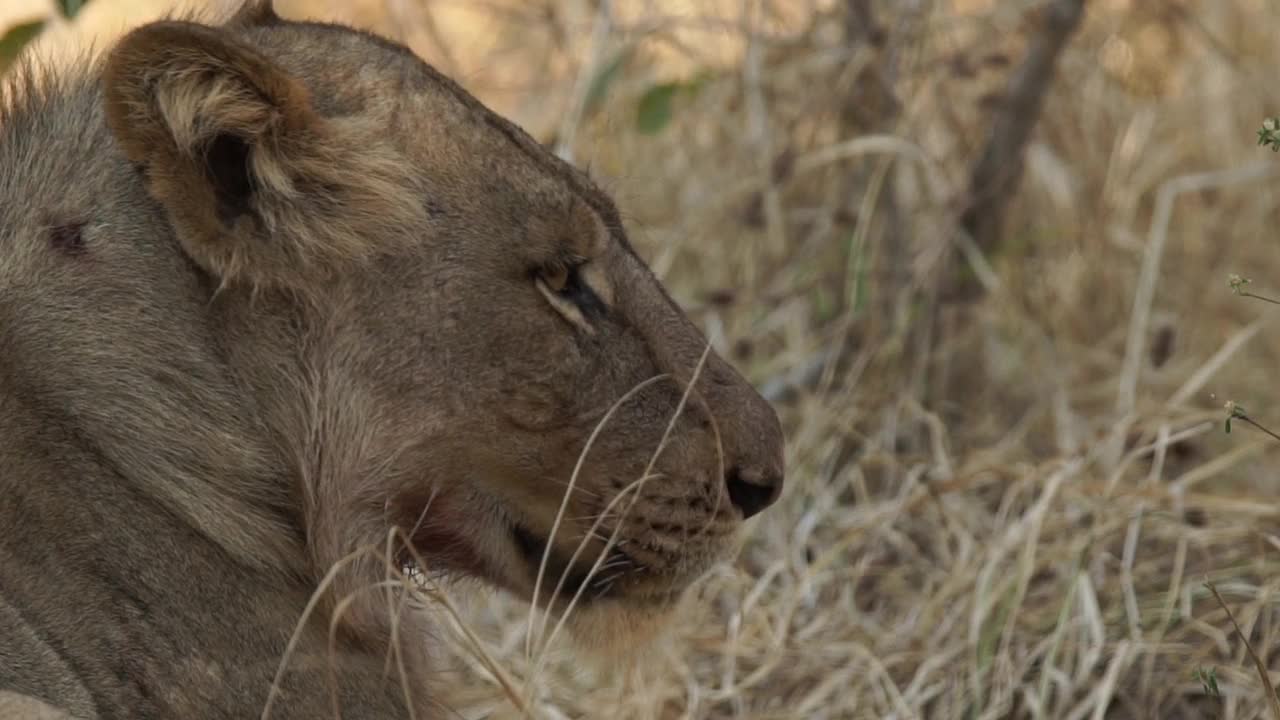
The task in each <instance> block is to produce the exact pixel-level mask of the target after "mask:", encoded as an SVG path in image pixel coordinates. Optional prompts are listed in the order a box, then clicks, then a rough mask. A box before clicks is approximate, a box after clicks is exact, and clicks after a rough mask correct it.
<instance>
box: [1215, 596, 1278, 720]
mask: <svg viewBox="0 0 1280 720" xmlns="http://www.w3.org/2000/svg"><path fill="white" fill-rule="evenodd" d="M1204 585H1205V587H1207V588H1209V592H1211V593H1213V599H1214V600H1217V601H1218V605H1220V606H1222V609H1223V610H1224V611H1226V613H1227V619H1228V620H1230V621H1231V627H1233V628H1235V629H1236V636H1237V637H1239V638H1240V641H1241V642H1243V643H1244V649H1245V650H1247V651H1248V652H1249V657H1250V658H1251V659H1252V660H1253V666H1254V668H1256V669H1257V671H1258V678H1259V679H1261V680H1262V687H1263V688H1264V689H1266V691H1267V708H1268V709H1269V710H1270V711H1271V720H1280V698H1277V697H1276V688H1275V685H1272V684H1271V674H1270V673H1269V672H1267V665H1266V663H1264V662H1262V658H1260V657H1258V653H1256V652H1254V649H1253V644H1252V643H1250V642H1249V638H1248V637H1246V636H1245V634H1244V633H1243V632H1241V631H1240V624H1239V623H1237V622H1236V616H1235V615H1233V614H1232V613H1231V608H1229V607H1227V603H1226V601H1225V600H1223V599H1222V596H1221V595H1219V594H1218V588H1216V587H1214V584H1213V583H1212V582H1209V581H1207V580H1206V581H1205V583H1204Z"/></svg>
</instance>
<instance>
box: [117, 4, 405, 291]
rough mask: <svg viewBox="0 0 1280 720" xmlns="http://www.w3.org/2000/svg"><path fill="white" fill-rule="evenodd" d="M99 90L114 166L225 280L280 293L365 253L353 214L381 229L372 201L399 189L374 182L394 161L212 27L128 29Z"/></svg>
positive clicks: (300, 86)
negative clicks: (123, 165) (138, 172)
mask: <svg viewBox="0 0 1280 720" xmlns="http://www.w3.org/2000/svg"><path fill="white" fill-rule="evenodd" d="M103 87H104V92H105V98H106V116H107V122H108V125H109V126H110V128H111V131H112V133H113V134H114V135H115V137H116V139H117V141H118V142H119V144H120V147H121V148H122V149H123V151H124V154H125V155H126V156H127V157H128V158H129V159H130V160H131V161H132V162H133V163H135V164H136V165H137V166H139V167H140V168H141V169H142V170H143V172H144V174H145V177H146V180H147V183H148V189H149V191H150V193H151V194H152V195H153V196H154V197H155V198H156V199H157V200H159V201H160V203H161V204H162V205H164V207H165V208H166V210H167V211H168V214H169V217H170V220H171V222H172V223H173V224H174V227H175V229H176V230H177V233H178V235H179V238H180V240H181V242H182V244H183V246H184V248H185V249H186V251H187V252H188V253H189V254H190V255H191V256H192V258H193V259H195V260H196V261H197V262H198V263H199V264H201V265H202V266H204V267H205V269H206V270H208V271H209V272H212V273H213V274H215V275H218V276H221V277H223V278H224V279H232V278H234V277H237V276H242V277H245V278H247V279H248V280H249V281H251V282H254V283H257V284H276V283H280V282H285V284H288V280H290V279H294V280H296V279H297V276H298V273H299V272H300V271H301V270H302V269H303V268H307V267H313V266H315V265H318V264H319V265H329V266H331V265H332V264H333V263H334V262H335V261H338V260H341V259H349V258H351V257H356V256H362V255H367V254H369V250H370V248H368V247H363V246H361V244H360V243H359V242H358V239H359V236H360V235H366V236H367V233H359V232H350V231H353V230H354V229H353V228H351V227H350V226H351V223H352V222H353V218H352V216H353V215H355V216H360V215H364V216H366V217H368V216H369V215H370V214H372V213H379V212H382V213H383V219H384V220H386V219H387V218H386V215H385V211H386V209H385V208H382V207H379V205H380V203H379V202H378V198H377V197H374V196H373V195H374V194H375V193H381V194H382V195H384V196H385V195H386V194H388V191H389V189H390V188H388V187H385V186H383V185H385V184H387V183H389V184H390V185H391V186H394V185H397V184H402V182H403V178H395V177H387V173H388V172H389V171H392V172H394V168H395V166H396V165H398V163H396V162H394V161H393V160H394V159H392V161H387V160H388V159H387V158H385V157H383V158H381V160H380V159H379V153H378V149H377V147H376V145H373V146H371V145H370V144H368V143H367V142H365V141H364V139H362V138H358V137H352V136H351V132H350V128H346V127H344V126H340V125H336V124H331V123H326V122H325V120H324V118H321V117H320V116H319V115H318V114H317V113H316V112H315V111H314V109H313V108H312V104H311V100H310V94H309V92H308V90H307V86H306V85H305V84H304V83H303V82H302V81H301V80H299V79H298V78H296V77H293V76H291V75H290V74H289V73H288V72H286V71H285V70H284V69H282V68H281V67H279V66H278V65H277V64H276V63H274V62H272V61H271V60H270V59H269V58H267V57H266V56H264V55H263V54H262V53H260V52H258V51H257V50H256V49H254V48H253V47H251V46H249V45H248V44H246V43H244V42H242V41H240V40H239V39H237V38H236V37H234V36H233V35H232V34H231V33H230V32H229V31H227V30H226V29H223V28H214V27H208V26H204V25H197V24H194V23H187V22H171V21H165V22H157V23H152V24H150V25H145V26H143V27H141V28H138V29H136V30H134V31H132V32H130V33H129V34H128V35H126V36H125V37H124V38H123V39H122V40H121V41H120V43H119V45H118V46H117V47H116V48H115V49H114V50H113V51H112V52H111V54H110V56H109V58H108V60H107V63H106V68H105V70H104V74H103ZM362 144H363V147H362ZM362 171H364V172H363V177H362ZM308 188H311V189H314V188H321V189H323V191H324V193H323V195H324V197H323V198H319V199H317V198H316V197H315V193H309V192H308V191H307V189H308ZM391 194H395V193H394V192H393V193H391ZM400 194H403V193H400ZM382 202H383V203H385V202H386V200H385V199H383V200H382ZM312 205H314V207H312ZM344 211H350V212H345V213H344Z"/></svg>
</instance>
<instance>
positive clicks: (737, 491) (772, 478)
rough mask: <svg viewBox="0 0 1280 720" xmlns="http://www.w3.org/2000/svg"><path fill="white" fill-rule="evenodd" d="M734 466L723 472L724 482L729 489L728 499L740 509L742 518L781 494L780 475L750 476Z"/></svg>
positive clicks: (749, 515) (763, 506) (771, 502)
mask: <svg viewBox="0 0 1280 720" xmlns="http://www.w3.org/2000/svg"><path fill="white" fill-rule="evenodd" d="M752 475H754V473H744V472H743V471H742V470H741V469H739V468H737V467H734V468H731V469H730V470H729V472H728V473H726V474H725V478H724V482H725V485H726V486H727V487H728V490H729V500H730V501H731V502H732V503H733V506H734V507H736V508H738V509H739V510H741V511H742V518H743V519H744V520H745V519H746V518H749V517H751V516H752V515H756V514H758V513H759V512H760V511H761V510H764V509H765V508H767V507H769V506H770V505H772V504H774V503H775V502H777V501H778V496H780V495H781V494H782V475H773V474H770V475H764V474H761V475H760V476H759V477H752Z"/></svg>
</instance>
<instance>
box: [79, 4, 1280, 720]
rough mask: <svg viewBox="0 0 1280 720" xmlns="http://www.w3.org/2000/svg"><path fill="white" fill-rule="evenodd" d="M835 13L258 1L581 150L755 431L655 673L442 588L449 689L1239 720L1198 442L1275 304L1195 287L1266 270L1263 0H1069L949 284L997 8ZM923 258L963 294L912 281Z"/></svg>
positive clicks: (728, 706)
mask: <svg viewBox="0 0 1280 720" xmlns="http://www.w3.org/2000/svg"><path fill="white" fill-rule="evenodd" d="M856 4H859V3H857V2H853V3H847V2H845V0H840V1H839V2H808V1H807V0H758V1H756V2H738V1H737V0H735V1H733V2H729V1H727V0H726V1H723V2H710V1H708V2H694V1H690V2H675V1H674V0H672V1H666V0H662V1H658V0H655V1H653V2H642V1H641V0H634V1H631V2H623V1H622V0H617V1H616V2H615V3H613V6H612V7H613V12H611V13H608V14H604V13H602V12H601V11H599V10H598V9H597V8H598V7H599V4H598V3H594V2H586V1H585V0H582V1H581V2H572V1H570V0H563V1H555V2H553V1H552V0H545V1H533V2H526V1H523V0H475V2H466V1H465V0H385V2H384V1H383V0H379V1H378V2H361V3H357V4H353V5H351V6H343V5H342V4H338V3H325V2H320V1H319V0H312V1H311V2H307V1H305V0H298V2H292V3H285V5H286V9H291V10H290V11H291V12H292V13H293V14H298V13H301V12H311V13H315V14H319V15H325V16H335V15H336V16H338V17H347V18H349V19H351V18H354V19H355V20H356V21H357V22H360V23H361V24H365V25H369V26H371V27H375V28H379V29H382V30H384V31H386V30H388V29H389V28H395V29H397V30H398V31H400V32H401V33H402V34H401V36H402V37H404V38H405V39H406V41H408V42H410V43H411V44H412V45H413V46H414V47H415V48H416V49H417V50H419V52H421V53H422V54H423V55H424V56H427V57H428V58H430V59H431V60H432V61H434V62H437V63H438V64H440V65H441V66H442V67H443V68H445V69H446V70H448V71H450V72H452V73H454V74H456V75H458V76H459V77H460V79H461V80H462V81H463V82H464V84H466V85H467V86H468V87H470V88H471V89H473V90H474V91H475V92H477V93H478V94H479V95H481V97H482V98H484V99H485V100H487V101H488V102H490V103H491V104H493V105H495V106H496V107H497V108H499V109H500V110H502V111H503V112H506V113H507V114H509V115H512V116H513V117H515V118H516V119H518V120H519V121H521V122H522V123H523V124H525V125H526V127H528V128H529V129H530V130H531V131H533V132H535V134H538V135H539V136H540V137H542V138H543V139H545V140H547V141H548V142H555V143H557V145H558V146H559V147H560V148H561V150H562V152H565V153H566V154H570V155H572V157H574V159H575V160H576V161H578V162H580V163H582V164H585V165H588V166H590V168H591V169H592V172H593V173H594V174H595V175H597V176H598V177H599V178H601V179H602V180H603V182H605V184H607V185H608V186H609V187H610V188H611V189H612V190H613V191H614V192H615V194H616V195H617V196H618V198H619V200H620V203H621V205H622V206H623V207H624V210H625V212H626V213H627V214H628V216H629V219H630V221H631V226H632V234H633V238H634V241H635V243H636V245H637V246H638V247H639V249H640V251H641V253H642V255H644V256H645V257H647V258H648V259H649V260H650V261H651V262H652V264H653V266H654V267H655V269H656V270H657V272H658V273H659V274H660V275H661V276H662V277H664V279H665V280H666V282H667V283H668V284H669V286H670V287H671V288H672V289H673V292H674V294H675V295H676V296H677V298H679V299H680V300H681V301H682V302H683V303H684V304H685V305H686V307H688V308H689V309H690V311H691V314H692V315H693V316H694V317H695V319H696V320H697V321H698V322H699V323H700V324H701V325H702V326H703V327H704V328H706V329H707V331H708V333H709V335H710V337H711V339H712V341H713V343H714V344H715V346H716V348H717V350H718V351H720V352H722V353H724V354H725V355H726V356H728V357H730V358H732V359H733V360H734V361H735V362H737V363H738V364H739V366H740V367H742V368H743V369H744V371H745V372H746V373H747V374H748V375H749V376H750V377H751V378H753V379H754V380H756V381H757V382H758V383H759V386H760V387H762V388H764V389H765V391H766V392H767V393H768V394H769V395H770V397H771V398H772V399H774V400H775V402H776V403H777V406H778V408H779V410H780V412H781V413H782V414H783V416H784V420H785V423H786V427H787V431H788V437H789V488H788V491H787V493H786V496H785V498H784V500H783V501H782V503H781V506H780V507H779V508H777V509H776V510H774V511H772V512H770V513H767V514H766V515H765V516H764V517H762V518H760V519H759V520H757V521H755V524H754V527H753V528H752V529H751V537H750V540H749V542H748V544H747V546H746V547H745V548H744V551H743V553H742V554H741V557H740V559H739V560H738V561H737V562H736V563H735V564H733V565H725V566H723V567H720V568H718V569H717V570H716V571H715V572H714V573H712V574H711V576H710V577H708V578H707V579H706V581H705V582H704V583H702V585H701V586H700V587H699V588H698V589H697V592H696V593H695V595H694V596H693V597H691V598H690V603H689V607H688V611H687V612H686V613H684V614H683V615H682V618H681V620H680V622H679V623H678V625H677V626H676V627H675V628H674V629H673V631H672V634H671V637H670V638H668V639H667V640H666V641H665V642H664V643H663V644H662V645H661V648H660V653H661V657H660V658H659V661H658V662H654V663H650V664H647V665H646V666H645V667H643V668H640V669H637V670H634V671H628V672H621V673H619V672H611V669H610V668H607V667H598V666H593V665H591V664H590V663H589V662H586V661H584V660H582V659H581V658H575V656H574V655H573V654H572V653H571V652H570V651H569V649H568V648H567V647H565V648H564V649H563V650H559V649H557V651H556V652H555V654H554V655H553V656H552V657H551V658H550V659H549V660H547V664H546V665H545V667H544V668H543V670H542V671H541V672H540V673H538V674H537V675H536V677H532V679H531V676H532V675H533V672H534V665H535V661H534V660H531V659H529V658H528V657H527V656H526V653H525V635H524V634H525V632H526V629H527V627H528V624H527V622H526V618H527V608H526V607H524V606H522V605H520V604H519V603H516V602H514V601H511V600H509V599H507V598H505V597H500V596H493V595H487V594H484V593H474V594H464V595H458V596H456V599H457V600H458V601H459V604H460V605H461V606H463V607H464V609H463V610H462V613H463V615H462V620H461V623H462V624H464V625H465V627H466V628H467V630H468V631H469V633H471V634H473V635H474V642H473V641H472V640H468V639H465V638H464V636H463V635H462V634H459V633H457V632H454V630H456V629H457V628H458V627H459V623H457V622H452V621H449V620H447V619H446V620H444V625H445V627H446V628H450V629H451V630H450V631H449V632H448V633H446V635H449V637H453V638H459V639H458V640H457V641H456V642H454V643H453V644H452V648H453V649H452V650H451V651H450V653H449V654H448V657H447V658H445V659H444V660H443V662H442V667H441V683H442V684H444V685H447V686H449V687H450V688H451V690H450V693H449V696H448V702H449V704H450V705H451V707H453V708H454V709H455V710H456V712H457V716H458V717H466V718H506V717H518V716H520V714H521V711H519V710H517V709H516V708H517V706H518V705H522V706H523V705H525V704H526V702H527V707H528V709H529V713H530V714H532V715H534V716H536V717H540V718H613V719H616V720H624V719H630V718H681V717H693V718H732V717H741V718H761V719H764V718H779V719H781V718H864V717H865V718H1002V717H1032V718H1070V719H1073V720H1075V719H1085V718H1113V717H1145V718H1200V717H1203V718H1230V719H1233V720H1234V719H1244V718H1264V717H1268V713H1269V712H1270V711H1269V709H1268V708H1269V706H1270V705H1271V704H1273V703H1274V699H1273V698H1272V699H1269V698H1268V697H1267V694H1268V693H1267V691H1266V690H1264V685H1266V684H1267V683H1264V682H1263V681H1262V680H1261V679H1260V678H1259V676H1258V674H1257V672H1256V670H1255V667H1254V660H1253V658H1252V657H1251V655H1252V654H1254V653H1256V657H1257V659H1258V662H1259V663H1261V664H1262V665H1263V666H1265V667H1270V668H1273V671H1272V672H1273V673H1274V672H1275V670H1274V669H1275V668H1277V667H1278V666H1280V652H1278V651H1280V614H1277V611H1276V602H1277V599H1278V598H1280V572H1278V571H1280V504H1278V503H1277V502H1276V498H1277V493H1276V482H1277V480H1276V475H1275V473H1274V467H1275V466H1274V465H1273V464H1272V463H1274V462H1275V461H1276V459H1277V454H1276V451H1277V449H1278V448H1277V444H1276V443H1275V442H1274V441H1273V440H1270V439H1269V438H1266V437H1265V436H1263V435H1262V434H1261V433H1258V432H1256V431H1254V430H1253V429H1252V428H1250V427H1245V426H1243V425H1237V428H1236V430H1235V432H1233V433H1231V434H1230V435H1226V434H1224V433H1223V431H1222V422H1221V421H1222V420H1223V419H1225V415H1224V413H1223V411H1222V407H1223V404H1224V402H1226V401H1227V400H1229V399H1230V400H1237V401H1239V402H1240V403H1242V404H1243V405H1245V406H1247V407H1248V408H1249V409H1250V413H1251V417H1252V418H1253V419H1255V420H1257V421H1258V422H1260V423H1262V424H1264V425H1267V426H1269V427H1275V426H1276V425H1280V410H1277V409H1275V408H1274V407H1271V406H1269V403H1271V401H1272V399H1273V398H1274V397H1276V396H1277V395H1280V387H1277V386H1276V384H1274V383H1271V382H1270V381H1271V380H1272V379H1274V378H1275V376H1273V375H1272V374H1271V373H1273V372H1274V371H1275V367H1276V366H1277V362H1280V357H1278V355H1280V328H1277V327H1276V326H1274V325H1271V324H1269V323H1270V318H1271V317H1272V316H1273V315H1274V314H1275V312H1276V309H1275V308H1273V307H1271V306H1270V305H1267V304H1265V303H1262V302H1258V301H1255V300H1250V299H1246V298H1241V297H1236V296H1234V295H1232V294H1231V292H1230V290H1229V288H1228V286H1227V277H1228V274H1229V273H1233V272H1238V273H1241V274H1244V275H1246V276H1249V277H1251V278H1253V280H1254V285H1253V286H1252V287H1253V288H1255V289H1257V290H1258V292H1259V293H1260V294H1263V295H1273V296H1274V295H1275V293H1276V292H1277V290H1276V287H1275V286H1276V285H1280V258H1278V257H1277V256H1276V254H1275V252H1274V242H1275V234H1276V227H1277V224H1276V220H1277V218H1278V217H1280V203H1278V202H1277V199H1276V196H1275V194H1274V193H1273V192H1268V188H1269V187H1271V186H1273V185H1274V183H1275V178H1276V174H1277V172H1280V160H1277V159H1276V158H1275V157H1274V156H1272V155H1271V154H1270V153H1266V152H1264V151H1262V150H1260V149H1258V148H1257V147H1255V145H1254V137H1255V136H1254V130H1255V129H1256V128H1257V126H1258V124H1259V123H1260V121H1261V119H1262V118H1263V117H1264V115H1268V114H1280V113H1278V112H1277V111H1276V108H1277V107H1280V84H1277V83H1276V82H1275V72H1274V71H1275V69H1276V68H1278V67H1280V45H1277V44H1276V42H1275V39H1274V38H1275V31H1276V28H1277V27H1280V4H1277V2H1276V0H1231V1H1230V2H1222V1H1220V0H1167V1H1166V2H1147V1H1146V0H1093V1H1092V2H1091V3H1090V6H1089V15H1088V17H1087V18H1086V21H1085V24H1084V27H1083V28H1082V30H1081V31H1080V33H1079V35H1078V36H1077V37H1076V38H1074V40H1073V41H1072V43H1071V45H1070V46H1069V47H1068V48H1067V50H1066V52H1065V54H1064V56H1063V57H1062V62H1061V64H1060V66H1059V76H1058V80H1057V82H1056V84H1055V86H1054V88H1053V90H1052V92H1051V93H1050V96H1049V98H1048V102H1047V105H1046V109H1045V116H1044V118H1043V120H1042V122H1041V123H1040V125H1039V127H1038V128H1037V130H1036V132H1035V133H1034V135H1033V138H1032V143H1031V146H1030V148H1029V151H1028V153H1027V167H1026V174H1025V176H1024V178H1023V182H1022V186H1021V190H1020V192H1019V194H1018V196H1017V198H1016V199H1015V200H1014V202H1013V204H1012V206H1011V208H1010V211H1009V222H1008V224H1007V226H1006V228H1005V232H1004V235H1003V239H1002V241H1001V242H1000V243H999V245H998V247H996V248H995V249H994V250H992V251H991V252H989V253H986V254H985V255H981V256H979V255H977V254H975V253H972V252H971V253H969V254H968V255H967V256H966V257H965V260H964V261H963V262H962V263H958V264H957V263H949V262H946V260H947V258H948V257H949V251H948V248H949V247H950V246H951V243H952V242H953V238H954V228H955V227H956V223H957V218H958V216H959V213H960V211H961V210H962V208H963V204H964V201H965V194H964V193H965V182H966V179H967V177H968V173H969V169H970V166H971V163H972V162H973V161H974V159H975V158H976V156H977V153H978V150H979V148H980V144H981V142H982V140H983V138H984V132H985V130H986V128H987V127H988V126H989V124H990V120H991V113H992V111H993V109H995V108H996V107H998V102H999V93H1000V90H1001V89H1002V88H1003V86H1004V83H1005V81H1006V80H1007V79H1008V77H1009V74H1010V72H1011V70H1012V67H1013V66H1014V65H1016V63H1017V61H1018V59H1019V58H1020V56H1021V52H1022V51H1023V49H1025V47H1026V46H1027V44H1028V41H1029V33H1031V32H1033V31H1034V28H1035V23H1034V21H1033V20H1034V17H1035V13H1034V9H1035V8H1036V7H1037V3H1034V2H1030V1H1029V0H895V1H894V2H887V1H886V2H879V3H872V5H874V15H875V17H876V18H877V21H878V23H879V26H880V27H879V28H878V29H877V31H876V32H867V31H866V29H865V26H863V25H860V24H859V23H849V22H847V21H846V15H845V13H846V6H852V5H856ZM110 5H112V0H92V2H91V3H90V8H91V9H93V8H94V6H99V7H98V9H97V10H95V12H99V13H101V14H104V16H105V15H106V14H108V13H109V11H108V10H107V6H110ZM344 7H345V10H344V9H343V8H344ZM744 7H745V8H746V10H745V11H744ZM86 12H88V11H86ZM848 38H852V39H851V40H849V41H846V39H848ZM624 49H629V50H630V53H629V57H630V61H629V62H627V63H626V64H625V65H623V69H622V70H621V71H620V72H618V73H616V75H615V76H614V80H613V82H612V83H611V84H610V85H609V87H608V92H607V93H605V94H604V96H603V98H599V97H596V96H595V94H593V93H592V92H591V91H590V90H591V88H592V86H593V83H592V80H593V79H594V78H596V77H598V76H599V75H600V74H601V73H602V72H603V70H604V69H606V68H608V67H609V66H610V65H611V63H613V61H614V59H615V58H617V57H619V53H620V52H621V51H622V50H624ZM694 77H700V78H701V81H700V85H699V87H700V89H699V90H698V92H697V93H696V94H695V93H692V92H689V93H682V94H679V95H678V96H677V97H676V100H675V105H674V111H673V115H672V122H671V123H670V124H669V125H668V126H667V127H665V128H663V129H662V130H661V131H660V132H657V133H655V134H644V133H641V132H639V131H638V130H637V128H636V122H635V113H636V105H637V102H638V101H639V99H640V98H641V97H642V96H643V94H644V93H645V92H646V91H647V90H648V89H649V88H651V87H652V86H653V85H654V84H655V83H661V82H668V81H683V80H689V79H691V78H694ZM597 101H598V102H597ZM957 265H958V267H957ZM954 272H959V273H972V274H973V276H975V277H976V279H977V280H978V281H980V283H981V284H982V285H983V286H984V287H985V289H986V292H985V295H984V296H983V297H982V298H980V299H978V300H977V301H975V302H972V303H966V304H963V305H961V304H958V303H955V302H950V301H948V300H947V299H946V298H944V297H940V296H939V293H938V288H940V287H944V286H945V284H946V281H947V280H948V276H947V273H954ZM1206 582H1211V583H1212V586H1209V585H1206ZM1211 587H1212V588H1214V591H1213V592H1211ZM1214 592H1216V593H1219V594H1220V595H1221V598H1222V601H1223V602H1224V603H1225V606H1224V605H1220V604H1219V603H1218V602H1216V601H1215V598H1214ZM1227 608H1229V609H1230V613H1231V615H1232V616H1233V618H1232V617H1229V614H1228V612H1227ZM1234 623H1238V627H1239V635H1237V634H1236V630H1235V629H1234ZM1241 636H1243V637H1244V638H1247V640H1248V642H1247V643H1246V642H1242V641H1241ZM482 659H483V661H482ZM489 663H492V666H494V667H500V668H501V672H500V673H498V674H499V675H501V676H502V677H501V680H500V679H499V678H496V677H495V673H494V672H491V671H490V670H486V669H485V667H486V665H488V664H489ZM1201 670H1202V671H1203V672H1204V673H1205V674H1209V673H1212V674H1213V676H1214V677H1215V678H1216V682H1217V685H1218V688H1219V689H1220V696H1214V695H1212V694H1211V693H1207V692H1206V690H1205V688H1204V686H1203V685H1202V683H1201V681H1200V680H1199V679H1198V678H1197V675H1196V674H1197V672H1198V671H1201ZM512 685H514V687H517V688H521V690H520V692H523V693H526V695H527V696H526V697H525V698H524V700H523V701H522V702H520V703H513V702H512V701H511V699H510V698H509V697H508V696H509V695H510V694H511V692H512V691H511V690H509V689H508V690H504V689H503V688H504V686H508V687H509V686H512Z"/></svg>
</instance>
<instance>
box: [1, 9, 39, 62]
mask: <svg viewBox="0 0 1280 720" xmlns="http://www.w3.org/2000/svg"><path fill="white" fill-rule="evenodd" d="M43 27H44V22H42V21H37V22H32V23H26V24H24V25H18V26H16V27H13V28H11V29H10V30H9V32H7V33H5V34H4V36H3V37H0V70H4V69H5V68H6V67H8V66H9V65H12V64H13V61H14V60H16V59H17V57H18V53H20V52H22V48H24V47H26V46H27V43H29V42H31V41H32V40H34V39H35V37H36V36H37V35H39V34H40V30H41V28H43Z"/></svg>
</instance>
